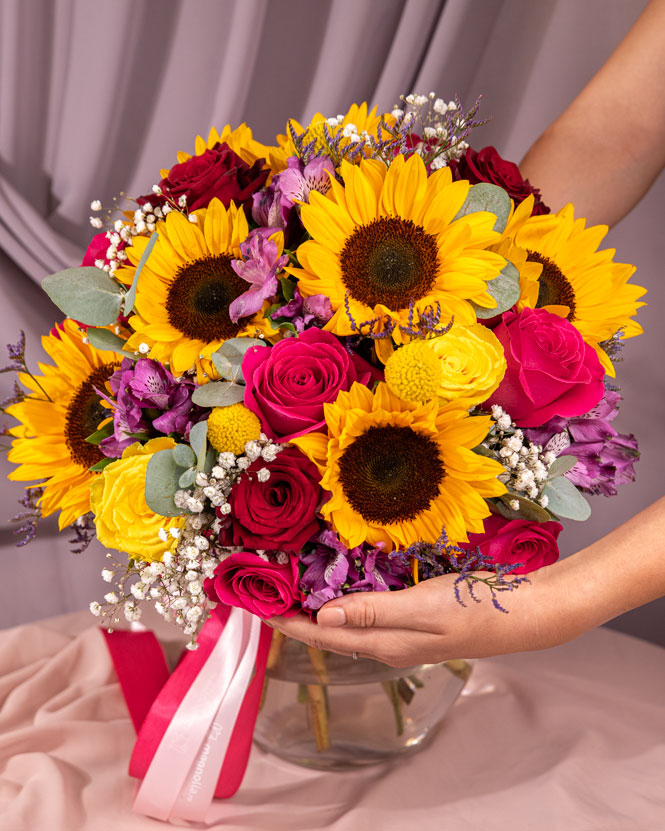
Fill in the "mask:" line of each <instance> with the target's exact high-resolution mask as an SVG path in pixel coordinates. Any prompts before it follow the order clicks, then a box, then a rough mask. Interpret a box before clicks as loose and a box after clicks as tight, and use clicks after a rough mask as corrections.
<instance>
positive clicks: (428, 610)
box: [316, 578, 452, 632]
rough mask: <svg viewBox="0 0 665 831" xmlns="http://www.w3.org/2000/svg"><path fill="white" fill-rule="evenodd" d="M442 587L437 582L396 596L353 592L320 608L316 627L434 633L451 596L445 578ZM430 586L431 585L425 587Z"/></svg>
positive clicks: (385, 593)
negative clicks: (408, 630) (388, 629)
mask: <svg viewBox="0 0 665 831" xmlns="http://www.w3.org/2000/svg"><path fill="white" fill-rule="evenodd" d="M438 579H439V580H444V581H445V585H441V584H439V585H437V586H435V585H433V584H434V583H435V582H437V581H436V580H431V581H427V583H419V584H418V585H417V586H413V587H412V588H409V589H402V590H401V591H396V592H390V591H385V592H356V593H354V594H347V595H346V596H344V597H338V598H335V600H331V601H330V602H328V603H326V604H325V605H324V606H322V607H321V608H320V609H319V611H318V613H317V616H316V619H317V623H318V624H319V626H321V627H324V628H326V629H330V628H333V627H335V628H337V627H354V628H358V629H372V628H375V629H376V628H380V629H384V628H390V629H413V630H415V631H420V632H436V631H438V630H439V627H440V625H441V621H442V610H443V609H444V608H445V607H446V605H447V603H448V602H449V598H448V595H449V594H450V595H451V596H452V586H451V585H449V582H450V581H449V580H448V579H447V578H438ZM428 584H432V585H428Z"/></svg>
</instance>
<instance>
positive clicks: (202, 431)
mask: <svg viewBox="0 0 665 831" xmlns="http://www.w3.org/2000/svg"><path fill="white" fill-rule="evenodd" d="M207 435H208V422H207V421H199V422H198V424H195V425H194V426H193V427H192V429H191V430H190V431H189V443H190V444H191V446H192V450H193V451H194V453H195V454H196V467H197V470H203V468H204V466H205V460H206V450H207V446H208V442H207Z"/></svg>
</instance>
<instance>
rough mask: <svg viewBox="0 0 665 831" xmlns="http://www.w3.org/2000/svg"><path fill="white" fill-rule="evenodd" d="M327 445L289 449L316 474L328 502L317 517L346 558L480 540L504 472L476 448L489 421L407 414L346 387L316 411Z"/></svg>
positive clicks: (313, 439)
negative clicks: (356, 549) (360, 552)
mask: <svg viewBox="0 0 665 831" xmlns="http://www.w3.org/2000/svg"><path fill="white" fill-rule="evenodd" d="M325 417H326V423H327V425H328V432H329V435H326V434H324V433H308V434H306V435H304V436H299V437H298V438H295V439H292V440H291V443H292V444H295V445H297V446H298V447H299V448H300V449H301V450H302V451H303V452H304V453H305V454H306V455H307V456H308V457H309V458H310V459H311V460H312V461H313V462H314V464H316V465H317V466H318V468H319V470H320V472H321V474H322V479H321V485H322V487H323V488H325V489H326V490H328V491H330V494H331V497H330V499H329V500H328V502H326V503H325V504H324V505H323V508H322V509H321V510H322V513H323V516H324V517H325V518H326V519H329V520H330V522H332V524H333V526H334V528H335V530H336V531H337V533H338V534H339V536H340V538H341V539H342V541H343V542H344V544H345V545H347V546H348V547H349V548H352V547H353V546H356V545H360V543H362V542H363V540H367V541H368V542H370V543H379V542H383V543H384V544H385V545H386V550H392V549H394V548H398V547H407V546H409V545H410V544H411V543H413V542H416V541H419V540H424V541H425V542H431V543H434V542H436V541H437V540H438V539H439V537H440V536H441V529H442V528H445V529H446V532H447V534H448V536H449V537H450V538H451V539H453V540H456V541H466V540H467V532H473V533H482V530H483V518H484V517H486V516H488V515H489V508H488V506H487V503H486V502H485V497H491V496H498V495H500V494H502V493H504V492H505V487H504V485H502V484H501V482H499V481H498V479H497V476H498V475H499V474H501V473H503V472H504V468H503V465H501V464H500V463H499V462H497V461H494V460H493V459H488V458H486V457H484V456H479V455H478V454H476V453H474V452H473V451H472V449H471V448H473V447H476V446H477V445H478V444H480V442H481V441H482V440H483V439H484V438H485V436H486V435H487V432H488V430H489V429H490V427H491V420H490V418H489V416H477V417H476V416H474V417H471V416H469V415H468V412H467V411H466V409H464V405H463V404H461V405H460V404H457V403H452V404H447V405H445V406H442V407H441V406H439V404H438V402H436V401H431V402H429V403H427V404H421V405H418V404H414V403H410V402H408V401H402V400H400V399H399V398H397V396H396V395H394V394H393V393H392V392H391V391H390V390H389V389H388V387H387V385H386V384H384V383H380V384H379V386H378V387H377V390H376V392H375V393H372V392H371V391H370V390H369V389H368V388H367V387H364V386H362V385H361V384H358V383H354V384H353V386H352V388H351V390H350V391H349V392H340V394H339V395H338V397H337V399H336V401H335V402H334V403H333V404H326V405H325Z"/></svg>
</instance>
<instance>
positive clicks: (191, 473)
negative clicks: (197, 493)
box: [178, 467, 196, 490]
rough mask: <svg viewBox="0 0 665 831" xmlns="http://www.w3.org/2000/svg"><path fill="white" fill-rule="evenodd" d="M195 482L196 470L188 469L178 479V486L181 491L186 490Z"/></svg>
mask: <svg viewBox="0 0 665 831" xmlns="http://www.w3.org/2000/svg"><path fill="white" fill-rule="evenodd" d="M195 480H196V468H193V467H190V468H187V470H186V471H185V472H184V473H183V474H181V476H180V479H178V484H179V485H180V487H181V488H182V489H183V490H187V488H191V486H192V485H193V484H194V481H195Z"/></svg>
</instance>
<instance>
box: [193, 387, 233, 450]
mask: <svg viewBox="0 0 665 831" xmlns="http://www.w3.org/2000/svg"><path fill="white" fill-rule="evenodd" d="M244 397H245V388H244V387H243V386H242V385H241V384H234V383H233V381H211V382H210V383H209V384H203V386H201V387H197V388H196V389H195V390H194V394H193V395H192V401H193V402H194V404H198V405H199V407H228V406H229V405H230V404H237V403H238V401H242V400H243V398H244ZM190 441H191V439H190Z"/></svg>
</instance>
